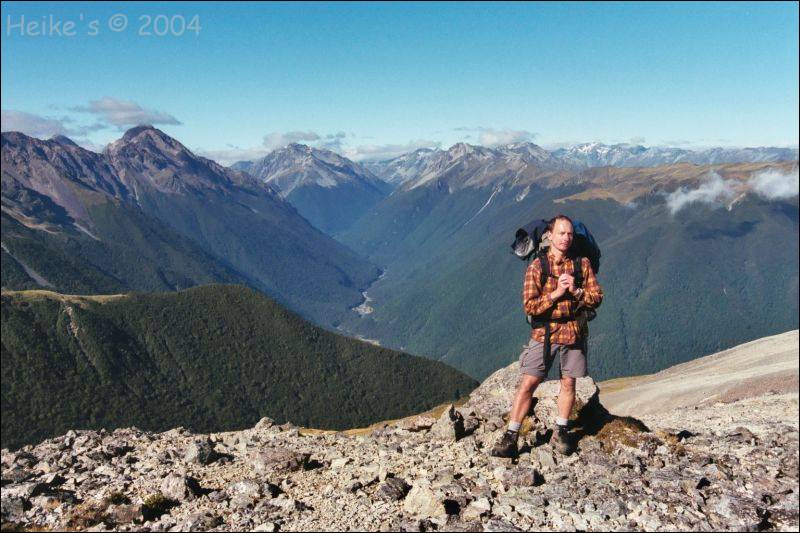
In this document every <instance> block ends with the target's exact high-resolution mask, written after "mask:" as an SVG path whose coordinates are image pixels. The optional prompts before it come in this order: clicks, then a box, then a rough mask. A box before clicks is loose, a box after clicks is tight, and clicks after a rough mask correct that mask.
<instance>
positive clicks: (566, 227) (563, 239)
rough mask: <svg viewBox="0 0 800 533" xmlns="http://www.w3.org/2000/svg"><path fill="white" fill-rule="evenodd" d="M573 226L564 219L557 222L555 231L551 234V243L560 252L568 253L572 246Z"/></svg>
mask: <svg viewBox="0 0 800 533" xmlns="http://www.w3.org/2000/svg"><path fill="white" fill-rule="evenodd" d="M572 237H573V234H572V224H570V223H569V222H568V221H566V220H564V219H558V220H556V223H555V225H554V226H553V231H552V232H551V234H550V243H551V244H552V245H553V246H555V247H556V248H557V249H558V250H559V251H561V252H563V253H567V250H569V247H570V246H571V245H572Z"/></svg>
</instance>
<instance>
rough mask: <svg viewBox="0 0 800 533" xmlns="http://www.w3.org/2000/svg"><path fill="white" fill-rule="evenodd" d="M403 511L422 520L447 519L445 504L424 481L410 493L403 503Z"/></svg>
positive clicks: (416, 485) (417, 484)
mask: <svg viewBox="0 0 800 533" xmlns="http://www.w3.org/2000/svg"><path fill="white" fill-rule="evenodd" d="M403 509H405V511H406V512H407V513H409V514H412V515H415V516H418V517H420V518H440V519H446V518H447V513H446V512H445V508H444V503H443V502H441V501H440V500H439V497H438V496H437V494H436V493H435V492H434V491H433V489H431V486H430V484H429V483H426V482H422V481H421V482H418V483H416V484H415V485H414V486H413V487H412V488H411V490H410V491H409V492H408V494H407V495H406V499H405V502H403Z"/></svg>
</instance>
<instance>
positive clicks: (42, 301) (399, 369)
mask: <svg viewBox="0 0 800 533" xmlns="http://www.w3.org/2000/svg"><path fill="white" fill-rule="evenodd" d="M476 386H477V382H476V381H474V380H473V379H472V378H470V377H468V376H466V375H465V374H462V373H461V372H459V371H457V370H454V369H452V368H450V367H448V366H447V365H445V364H443V363H439V362H435V361H431V360H428V359H424V358H421V357H415V356H411V355H408V354H405V353H402V352H397V351H394V350H390V349H386V348H381V347H378V346H375V345H372V344H369V343H366V342H362V341H358V340H355V339H350V338H346V337H342V336H339V335H336V334H334V333H331V332H328V331H325V330H323V329H321V328H318V327H316V326H314V325H312V324H310V323H308V322H306V321H305V320H303V319H302V318H300V317H299V316H298V315H296V314H294V313H292V312H290V311H288V310H286V309H285V308H283V307H282V306H280V305H279V304H277V303H276V302H275V301H273V300H271V299H270V298H268V297H266V296H264V295H263V294H261V293H259V292H257V291H254V290H252V289H250V288H246V287H243V286H237V285H206V286H201V287H195V288H192V289H187V290H183V291H179V292H169V293H132V294H130V295H126V296H119V297H102V296H99V297H71V296H62V295H59V294H57V293H44V292H40V291H32V292H27V291H26V292H7V293H3V296H2V412H3V414H4V415H3V417H2V446H3V447H11V448H14V447H18V446H21V445H23V444H26V443H31V442H36V441H39V440H41V439H43V438H47V437H50V436H54V435H58V434H61V433H63V432H65V431H67V430H68V429H75V428H100V427H105V428H113V427H125V426H137V427H140V428H143V429H148V430H156V431H158V430H166V429H168V428H171V427H175V426H184V427H187V428H190V429H192V430H194V431H223V430H234V429H241V428H244V427H248V426H251V425H253V424H254V423H255V422H257V421H258V420H259V419H260V418H261V417H263V416H269V417H271V418H273V419H275V420H276V421H277V422H286V421H291V422H293V423H295V424H298V425H303V426H311V427H316V428H326V429H345V428H351V427H359V426H363V425H367V424H370V423H372V422H376V421H379V420H383V419H389V418H396V417H401V416H406V415H409V414H412V413H415V412H420V411H423V410H426V409H429V408H431V407H433V406H435V405H438V404H441V403H443V402H446V401H452V400H456V399H458V398H460V397H463V396H465V395H466V394H468V393H469V392H470V391H471V390H472V389H473V388H475V387H476ZM54 398H57V401H54Z"/></svg>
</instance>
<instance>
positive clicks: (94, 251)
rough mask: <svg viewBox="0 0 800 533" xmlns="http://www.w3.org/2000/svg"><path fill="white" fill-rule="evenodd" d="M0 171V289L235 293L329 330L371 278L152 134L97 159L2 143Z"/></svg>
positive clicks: (294, 217) (134, 134)
mask: <svg viewBox="0 0 800 533" xmlns="http://www.w3.org/2000/svg"><path fill="white" fill-rule="evenodd" d="M2 161H3V171H2V180H3V190H2V216H3V233H2V245H3V287H5V288H14V289H21V288H32V287H36V286H39V287H42V286H45V287H50V288H53V289H55V290H61V291H67V292H78V293H84V294H92V293H107V292H120V291H123V290H178V289H181V288H186V287H189V286H193V285H197V284H202V283H209V282H224V283H240V284H247V285H250V286H252V287H254V288H256V289H258V290H261V291H262V292H265V293H266V294H269V295H270V296H272V297H274V298H276V299H277V300H278V301H280V302H281V303H283V304H284V305H288V306H289V307H290V308H292V309H294V310H296V311H298V312H300V313H301V314H303V315H304V316H306V317H309V318H311V319H313V320H315V321H316V322H317V323H319V324H322V325H325V326H327V327H333V326H334V325H335V324H336V322H337V321H338V320H340V319H341V318H342V316H344V315H346V314H347V313H348V312H349V311H348V310H349V308H350V307H352V306H355V305H357V304H358V303H359V302H360V300H361V295H360V291H361V290H362V289H363V288H364V287H365V286H366V285H368V284H369V282H370V281H372V280H373V279H375V278H377V276H378V274H379V271H378V269H377V267H376V266H374V265H372V264H370V263H369V262H368V261H366V260H365V259H363V258H362V257H361V256H359V255H357V254H356V253H354V252H353V251H352V250H350V249H348V248H346V247H345V246H344V245H342V244H340V243H339V242H337V241H335V240H334V239H332V238H331V237H330V236H328V235H326V234H325V233H323V232H322V231H320V230H319V229H317V228H316V227H314V226H313V225H311V224H310V223H309V222H308V221H307V220H306V219H305V218H303V217H302V216H301V215H300V214H299V213H298V212H297V210H296V209H295V208H294V207H293V206H292V205H291V204H289V203H288V202H286V201H285V200H283V199H282V198H281V197H280V195H279V194H278V192H277V191H275V190H274V189H273V188H271V187H270V186H269V185H267V184H265V183H263V182H262V181H260V180H257V179H255V178H253V177H252V176H250V175H249V174H247V173H245V172H241V171H236V170H232V169H230V168H226V167H222V166H220V165H218V164H217V163H215V162H214V161H211V160H208V159H205V158H202V157H199V156H197V155H195V154H193V153H192V152H191V151H189V150H188V149H187V148H186V147H185V146H183V145H182V144H181V143H180V142H178V141H177V140H175V139H173V138H171V137H169V136H168V135H166V134H164V133H163V132H162V131H160V130H158V129H156V128H153V127H152V126H139V127H136V128H131V129H130V130H128V131H127V132H125V134H124V135H123V136H122V138H121V139H119V140H117V141H115V142H113V143H111V144H109V145H108V146H107V147H106V149H105V151H104V152H103V153H102V154H97V153H95V152H91V151H88V150H84V149H83V148H80V147H78V146H77V145H75V144H74V143H72V142H71V141H69V140H68V139H65V138H56V139H52V140H39V139H35V138H32V137H28V136H26V135H24V134H21V133H18V132H4V133H3V134H2ZM34 273H35V275H34ZM7 275H8V277H7ZM37 279H38V280H39V281H37ZM42 281H46V283H43V282H42Z"/></svg>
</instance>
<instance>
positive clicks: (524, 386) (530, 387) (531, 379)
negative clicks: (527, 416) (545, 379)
mask: <svg viewBox="0 0 800 533" xmlns="http://www.w3.org/2000/svg"><path fill="white" fill-rule="evenodd" d="M541 382H542V378H540V377H538V376H531V375H528V374H524V375H523V376H522V379H521V380H520V382H519V386H518V387H517V390H518V391H519V392H521V393H523V394H533V391H535V390H536V387H538V386H539V383H541Z"/></svg>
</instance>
